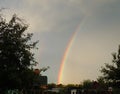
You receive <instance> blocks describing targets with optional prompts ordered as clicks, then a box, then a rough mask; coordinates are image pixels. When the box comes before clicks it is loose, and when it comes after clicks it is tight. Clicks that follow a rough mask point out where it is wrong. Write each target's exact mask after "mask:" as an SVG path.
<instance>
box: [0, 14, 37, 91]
mask: <svg viewBox="0 0 120 94" xmlns="http://www.w3.org/2000/svg"><path fill="white" fill-rule="evenodd" d="M27 28H28V25H27V24H25V23H24V22H23V20H21V19H20V18H18V17H17V16H16V15H13V17H12V18H11V20H10V21H9V22H6V19H5V18H4V17H2V16H0V90H6V89H15V88H17V89H22V88H28V87H29V86H30V85H31V84H32V81H33V77H34V76H33V75H34V74H33V70H32V66H34V65H35V64H36V63H37V62H36V61H35V59H34V53H32V52H31V49H34V48H36V44H37V42H32V41H31V37H32V36H33V34H32V33H24V32H25V30H26V29H27Z"/></svg>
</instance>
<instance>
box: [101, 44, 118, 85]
mask: <svg viewBox="0 0 120 94" xmlns="http://www.w3.org/2000/svg"><path fill="white" fill-rule="evenodd" d="M112 56H113V60H112V64H107V63H105V67H102V69H101V72H102V73H103V78H104V80H105V81H106V82H109V83H112V84H114V85H117V84H120V46H119V48H118V53H113V54H112Z"/></svg>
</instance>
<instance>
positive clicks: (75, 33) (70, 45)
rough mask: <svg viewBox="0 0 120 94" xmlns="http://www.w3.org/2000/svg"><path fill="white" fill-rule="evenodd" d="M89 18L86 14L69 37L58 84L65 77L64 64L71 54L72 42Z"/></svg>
mask: <svg viewBox="0 0 120 94" xmlns="http://www.w3.org/2000/svg"><path fill="white" fill-rule="evenodd" d="M87 19H88V16H87V15H86V16H84V18H83V19H82V21H81V22H80V24H79V25H78V26H77V28H76V29H75V31H74V32H73V33H72V35H71V37H70V39H69V42H68V44H67V46H66V49H65V51H64V54H63V58H62V60H61V65H60V69H59V73H58V80H57V84H61V82H62V79H63V71H64V64H65V62H67V57H68V55H69V52H70V49H71V47H72V44H73V42H74V40H75V38H76V35H77V32H79V31H80V29H81V27H82V26H83V25H84V23H85V22H86V21H87Z"/></svg>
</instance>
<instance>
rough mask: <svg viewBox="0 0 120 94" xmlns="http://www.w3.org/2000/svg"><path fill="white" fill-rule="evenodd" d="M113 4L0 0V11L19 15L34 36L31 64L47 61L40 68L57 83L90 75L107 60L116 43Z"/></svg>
mask: <svg viewBox="0 0 120 94" xmlns="http://www.w3.org/2000/svg"><path fill="white" fill-rule="evenodd" d="M119 5H120V0H0V8H5V9H4V10H3V11H2V14H3V15H4V16H5V17H6V18H7V19H8V20H9V19H10V18H11V16H12V15H13V14H14V13H15V14H17V15H18V17H20V18H22V19H25V22H26V23H27V24H29V28H28V30H27V31H26V32H28V33H33V34H34V35H33V38H32V40H33V41H36V40H39V43H38V45H37V47H38V50H34V53H35V59H36V61H37V62H38V65H37V66H36V67H35V68H42V67H47V66H50V68H49V69H48V70H47V71H45V72H41V74H42V75H47V76H48V82H49V83H58V78H59V83H62V84H79V83H81V82H82V81H83V80H87V79H90V80H96V78H98V76H100V75H102V74H101V72H100V69H101V66H104V63H110V64H111V61H112V55H111V53H113V52H117V50H118V45H119V44H120V37H119V35H120V6H119ZM67 49H68V50H67ZM66 50H67V51H66ZM65 53H66V55H67V56H66V57H65ZM61 64H62V67H61ZM60 69H61V70H60Z"/></svg>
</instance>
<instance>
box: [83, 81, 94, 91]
mask: <svg viewBox="0 0 120 94" xmlns="http://www.w3.org/2000/svg"><path fill="white" fill-rule="evenodd" d="M83 88H84V89H91V88H92V81H91V80H89V79H88V80H84V81H83Z"/></svg>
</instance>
